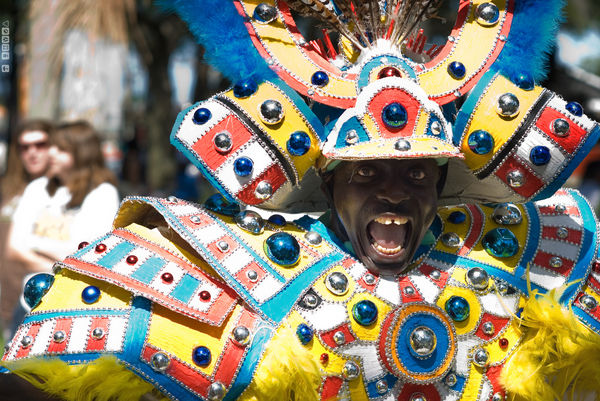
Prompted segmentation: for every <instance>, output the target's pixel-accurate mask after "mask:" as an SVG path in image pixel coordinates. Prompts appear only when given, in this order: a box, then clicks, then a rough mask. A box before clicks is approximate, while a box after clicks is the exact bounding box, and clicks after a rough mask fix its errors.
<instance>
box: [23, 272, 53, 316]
mask: <svg viewBox="0 0 600 401" xmlns="http://www.w3.org/2000/svg"><path fill="white" fill-rule="evenodd" d="M53 283H54V276H53V275H52V274H48V273H38V274H36V275H35V276H32V277H31V278H30V279H29V280H27V283H25V288H24V290H23V298H25V302H26V303H27V305H29V307H30V308H31V309H33V308H35V307H36V306H38V304H39V303H40V301H41V300H42V297H43V296H44V295H46V293H47V292H48V290H50V287H52V284H53Z"/></svg>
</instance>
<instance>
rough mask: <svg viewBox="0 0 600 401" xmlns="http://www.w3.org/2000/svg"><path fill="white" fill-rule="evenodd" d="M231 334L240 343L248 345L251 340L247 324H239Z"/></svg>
mask: <svg viewBox="0 0 600 401" xmlns="http://www.w3.org/2000/svg"><path fill="white" fill-rule="evenodd" d="M231 335H232V338H233V341H234V342H235V343H236V344H238V345H242V346H246V345H248V343H249V342H250V336H251V333H250V330H249V329H248V328H247V327H246V326H237V327H236V328H235V329H233V331H232V333H231Z"/></svg>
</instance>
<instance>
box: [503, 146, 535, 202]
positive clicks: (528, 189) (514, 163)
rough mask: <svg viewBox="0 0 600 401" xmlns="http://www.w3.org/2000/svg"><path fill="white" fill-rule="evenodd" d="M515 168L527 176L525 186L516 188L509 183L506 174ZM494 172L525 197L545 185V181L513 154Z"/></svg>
mask: <svg viewBox="0 0 600 401" xmlns="http://www.w3.org/2000/svg"><path fill="white" fill-rule="evenodd" d="M513 170H519V171H520V172H521V173H522V174H523V176H524V177H525V182H524V184H523V186H521V187H518V188H515V187H511V186H510V185H508V181H507V178H506V176H507V175H508V173H509V172H511V171H513ZM494 174H495V175H496V176H497V177H498V178H500V179H501V180H502V181H504V182H505V183H506V185H508V187H509V188H511V189H512V190H513V191H514V192H516V193H517V194H519V195H521V196H523V197H524V198H529V197H531V196H532V195H533V194H535V193H536V192H537V191H539V190H540V189H542V187H543V186H544V181H542V180H541V179H540V178H538V177H536V176H535V175H534V174H533V173H532V172H531V171H529V170H528V169H527V167H526V166H525V165H523V163H521V162H520V161H518V160H517V158H516V157H514V156H513V155H511V156H509V157H507V158H506V160H504V162H503V163H502V164H501V165H500V167H499V168H498V170H496V172H495V173H494Z"/></svg>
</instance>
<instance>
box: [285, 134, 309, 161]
mask: <svg viewBox="0 0 600 401" xmlns="http://www.w3.org/2000/svg"><path fill="white" fill-rule="evenodd" d="M286 146H287V150H288V152H289V153H290V154H291V155H292V156H302V155H304V154H306V152H308V150H309V149H310V137H309V136H308V134H307V133H306V132H303V131H296V132H293V133H292V134H291V135H290V138H289V139H288V141H287V143H286Z"/></svg>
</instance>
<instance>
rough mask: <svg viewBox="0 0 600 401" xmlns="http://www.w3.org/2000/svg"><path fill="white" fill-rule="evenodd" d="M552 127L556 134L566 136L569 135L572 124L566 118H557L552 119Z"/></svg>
mask: <svg viewBox="0 0 600 401" xmlns="http://www.w3.org/2000/svg"><path fill="white" fill-rule="evenodd" d="M550 129H551V130H552V133H554V135H556V136H560V137H561V138H564V137H565V136H568V135H569V132H570V131H571V125H570V124H569V122H568V121H567V120H565V119H564V118H557V119H556V120H554V121H552V124H551V126H550Z"/></svg>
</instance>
